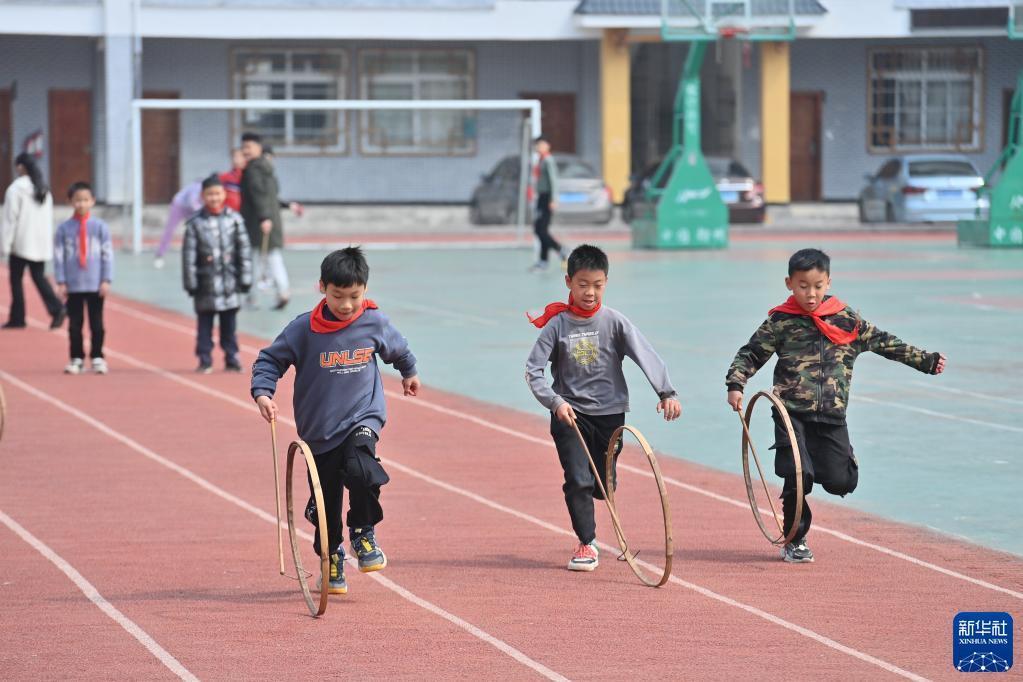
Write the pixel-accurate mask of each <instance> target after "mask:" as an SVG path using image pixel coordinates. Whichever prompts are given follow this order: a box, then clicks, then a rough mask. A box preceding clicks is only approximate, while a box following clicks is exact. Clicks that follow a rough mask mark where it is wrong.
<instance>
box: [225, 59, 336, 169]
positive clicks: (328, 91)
mask: <svg viewBox="0 0 1023 682" xmlns="http://www.w3.org/2000/svg"><path fill="white" fill-rule="evenodd" d="M233 56H234V60H233V64H234V96H235V97H236V98H238V99H249V100H336V99H343V98H345V97H346V95H347V73H348V58H347V54H346V53H345V51H344V50H308V49H305V50H302V49H295V50H279V49H275V50H264V49H249V48H242V49H238V50H235V52H234V55H233ZM234 129H235V130H234V132H235V133H240V132H242V131H252V132H256V133H259V134H260V135H261V136H262V137H263V140H264V142H266V143H269V144H272V145H273V148H274V152H275V153H281V152H284V153H323V152H330V153H338V154H344V153H347V152H348V130H347V129H348V115H347V113H346V112H343V111H336V110H324V111H285V110H244V111H237V112H235V113H234ZM232 137H237V135H233V136H232Z"/></svg>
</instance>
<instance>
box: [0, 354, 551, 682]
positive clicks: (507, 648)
mask: <svg viewBox="0 0 1023 682" xmlns="http://www.w3.org/2000/svg"><path fill="white" fill-rule="evenodd" d="M119 355H121V354H119ZM143 364H144V363H139V365H140V366H141V365H143ZM171 376H173V375H171ZM0 377H3V378H4V381H6V382H8V383H9V384H11V385H13V386H17V387H18V388H20V389H22V390H23V391H25V392H26V393H29V394H31V395H33V396H35V397H36V398H38V399H39V400H42V401H44V402H46V403H49V404H50V405H53V406H54V407H56V408H57V409H59V410H61V411H63V412H66V413H67V414H69V415H71V416H72V417H75V418H76V419H79V420H81V421H83V422H85V423H86V424H88V425H89V426H91V427H93V428H95V429H96V430H98V431H100V432H101V433H103V434H104V435H106V436H109V437H110V438H112V439H114V440H116V441H118V442H119V443H122V444H124V445H125V446H127V447H128V448H130V449H132V450H134V451H135V452H137V453H139V454H140V455H142V456H143V457H146V458H147V459H150V460H152V461H154V462H156V463H157V464H160V465H161V466H164V467H166V468H168V469H170V470H171V471H173V472H174V473H176V474H179V475H180V476H182V477H184V478H186V479H188V480H189V481H191V482H193V483H195V484H197V485H198V486H200V487H201V488H203V489H205V490H207V491H209V492H211V493H213V494H214V495H216V496H218V497H220V498H221V499H223V500H226V501H228V502H230V503H231V504H234V505H236V506H238V507H240V508H241V509H244V510H245V511H247V512H249V513H251V514H254V515H255V516H257V517H259V518H260V519H262V520H264V521H267V522H269V523H272V524H274V525H276V524H277V518H276V516H273V515H271V514H269V513H268V512H265V511H263V510H262V509H259V508H258V507H256V506H254V505H252V504H249V503H248V502H246V501H245V500H243V499H241V498H240V497H237V496H236V495H232V494H231V493H229V492H227V491H226V490H224V489H223V488H221V487H219V486H217V485H216V484H214V483H211V482H210V481H208V480H206V479H205V478H203V477H202V476H199V475H198V474H196V473H194V472H193V471H191V470H189V469H187V468H186V467H183V466H181V465H180V464H177V463H176V462H173V461H171V460H169V459H167V458H166V457H163V456H162V455H159V454H157V453H156V452H154V451H153V450H150V449H149V448H147V447H146V446H144V445H142V444H141V443H139V442H138V441H136V440H134V439H132V438H131V437H129V436H126V435H125V434H123V433H121V432H119V431H116V430H115V429H113V428H111V427H109V426H107V425H106V424H104V423H103V422H101V421H100V420H98V419H96V418H95V417H93V416H91V415H89V414H86V413H85V412H82V411H81V410H79V409H77V408H75V407H73V406H71V405H69V404H67V403H65V402H64V401H62V400H60V399H59V398H57V397H55V396H52V395H50V394H49V393H46V392H45V391H42V390H41V389H38V388H36V387H35V386H32V385H31V384H29V383H27V382H25V381H22V380H21V379H18V378H17V377H14V376H13V375H11V374H10V373H8V372H5V371H3V370H0ZM186 383H191V382H186ZM210 393H211V394H216V393H217V392H215V391H214V392H210ZM222 397H225V398H229V396H227V395H226V394H222ZM230 402H241V401H235V400H234V399H231V400H230ZM243 405H244V406H245V407H246V408H247V409H250V410H251V409H253V406H252V405H251V404H250V403H243ZM281 421H288V423H290V424H292V425H293V424H294V422H292V421H291V420H284V419H282V420H281ZM0 514H2V512H0ZM19 528H20V526H19ZM302 535H303V536H304V537H305V538H306V539H308V540H310V541H311V540H312V537H311V536H310V535H309V534H308V533H302ZM44 547H45V545H44ZM54 556H56V555H54ZM57 558H58V559H59V557H57ZM51 561H52V559H51ZM55 563H56V562H55ZM58 567H60V564H58ZM61 568H62V570H64V569H63V567H61ZM68 569H70V570H71V571H74V569H73V568H71V567H70V566H68ZM65 573H67V571H65ZM68 575H69V577H71V579H72V580H74V579H75V578H74V576H71V574H70V573H69V574H68ZM75 575H78V573H77V572H75ZM359 575H366V577H368V578H371V579H373V580H376V581H377V582H378V583H379V584H381V585H383V586H384V587H386V588H387V589H389V590H391V591H392V592H394V593H395V594H397V595H399V596H400V597H402V598H403V599H405V600H407V601H409V602H411V603H413V604H415V605H417V606H420V607H422V608H423V609H425V610H427V611H429V612H430V613H432V614H434V615H437V616H440V617H442V618H444V619H445V620H447V621H448V622H450V623H453V624H454V625H456V626H458V627H459V628H461V629H463V630H465V631H466V632H468V633H469V634H471V635H472V636H473V637H476V638H477V639H479V640H481V641H483V642H486V643H487V644H489V645H491V646H493V647H494V648H496V649H497V650H498V651H500V652H501V653H503V654H505V655H507V656H509V657H510V658H512V659H513V660H515V661H516V662H518V663H521V664H522V665H524V666H526V667H528V668H530V669H532V670H534V671H535V672H537V673H539V674H540V675H542V676H543V677H545V678H547V679H549V680H557V681H558V682H567V680H568V678H566V677H565V676H563V675H561V674H560V673H557V672H555V671H553V670H551V669H550V668H548V667H547V666H545V665H543V664H542V663H539V662H538V661H535V660H533V659H532V658H530V657H529V656H527V655H526V654H524V653H523V652H521V651H519V650H518V649H516V648H515V647H513V646H512V645H510V644H508V643H507V642H505V641H503V640H501V639H498V638H497V637H494V636H493V635H491V634H489V633H487V632H485V631H484V630H482V629H480V628H478V627H476V626H475V625H473V624H472V623H469V622H468V621H466V620H463V619H462V618H459V617H458V616H456V615H454V614H453V613H450V612H448V611H445V610H444V609H442V608H441V607H439V606H437V605H436V604H433V603H431V602H429V601H427V600H425V599H423V598H422V597H419V596H417V595H415V594H413V593H412V592H410V591H409V590H407V589H405V588H404V587H402V586H401V585H399V584H397V583H395V582H394V581H393V580H390V579H388V578H385V577H383V576H380V575H377V574H375V573H368V574H361V573H360V574H359ZM78 577H79V578H81V576H80V575H79V576H78ZM82 580H83V582H84V578H82ZM76 584H77V582H76ZM85 584H86V585H88V583H85ZM88 586H89V587H90V588H91V589H92V591H93V592H94V593H95V594H96V595H97V596H99V593H98V592H96V591H95V588H92V586H91V585H88ZM79 587H81V585H79ZM82 591H83V592H85V590H84V589H83V590H82ZM86 595H87V596H88V595H89V593H88V592H86ZM91 598H92V597H91V596H90V599H91ZM100 599H102V597H100ZM93 601H95V600H93ZM103 603H105V604H107V606H109V608H110V609H111V610H112V611H113V613H116V614H117V615H119V616H120V617H121V618H123V619H124V621H126V622H127V623H128V624H130V625H134V623H131V621H129V620H127V618H124V616H123V615H121V614H120V612H119V611H117V609H115V608H114V607H113V606H110V605H109V603H107V602H106V600H103ZM97 605H99V606H100V608H104V607H103V606H102V605H100V604H99V603H98V602H97ZM104 611H106V609H104ZM107 613H108V615H110V616H111V618H114V619H115V620H118V618H117V617H115V616H114V615H113V614H111V613H110V612H107ZM118 622H119V623H121V625H122V627H124V628H125V629H126V630H128V631H129V632H131V633H132V634H133V635H135V636H136V638H138V639H139V641H142V642H143V644H146V646H147V648H149V649H150V650H151V651H153V649H152V648H151V647H150V646H149V644H147V643H146V641H144V640H143V639H142V638H141V636H145V637H148V635H145V633H144V632H142V631H141V629H138V626H135V627H136V629H138V633H139V634H136V633H135V632H133V631H132V630H131V629H129V627H128V625H126V624H125V623H124V622H121V621H120V620H118ZM140 635H141V636H140ZM149 641H152V640H151V639H150V640H149ZM152 645H153V646H155V647H157V648H158V649H159V645H157V644H156V642H152ZM159 650H160V651H161V652H163V653H164V654H166V656H167V657H168V659H169V660H170V661H173V662H174V663H177V661H176V660H174V658H173V657H172V656H171V655H170V654H168V653H167V652H166V651H164V650H163V649H159ZM154 653H155V652H154ZM158 657H159V655H158ZM161 660H164V659H163V658H161ZM164 664H165V665H168V662H167V661H166V660H164ZM178 665H180V664H178ZM168 667H171V666H170V665H168ZM171 669H172V670H174V668H171ZM181 670H182V671H184V673H185V674H187V675H189V677H187V678H184V677H183V678H182V679H190V680H194V679H196V678H195V677H192V676H191V674H190V673H188V671H187V670H184V668H181ZM175 672H177V671H175ZM179 675H180V673H179Z"/></svg>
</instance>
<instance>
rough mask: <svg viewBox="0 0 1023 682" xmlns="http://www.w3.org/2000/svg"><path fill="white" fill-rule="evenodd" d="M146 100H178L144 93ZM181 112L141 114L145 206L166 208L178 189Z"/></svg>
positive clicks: (174, 96) (163, 94)
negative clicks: (163, 206)
mask: <svg viewBox="0 0 1023 682" xmlns="http://www.w3.org/2000/svg"><path fill="white" fill-rule="evenodd" d="M142 96H143V97H145V98H147V99H178V97H179V94H178V93H176V92H145V93H143V95H142ZM180 126H181V121H180V112H179V111H178V110H176V109H143V110H142V163H143V167H144V168H145V169H146V170H145V172H144V173H143V174H142V185H143V189H142V195H143V196H144V197H145V201H146V203H150V204H167V203H170V200H171V199H172V198H173V197H174V194H175V193H176V192H177V191H178V190H179V189H180V173H179V170H180V167H181V152H180V149H181V148H180V144H181V143H180V139H181V136H180V130H181V127H180Z"/></svg>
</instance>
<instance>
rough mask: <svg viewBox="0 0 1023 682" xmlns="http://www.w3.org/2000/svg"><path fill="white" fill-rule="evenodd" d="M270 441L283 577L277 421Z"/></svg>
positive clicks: (272, 425) (274, 421)
mask: <svg viewBox="0 0 1023 682" xmlns="http://www.w3.org/2000/svg"><path fill="white" fill-rule="evenodd" d="M270 441H271V444H272V447H273V457H274V501H275V502H276V503H277V504H276V506H277V558H278V559H279V560H280V565H281V566H280V571H281V575H284V536H283V533H282V531H281V479H280V474H279V473H278V471H277V420H276V419H273V420H271V421H270Z"/></svg>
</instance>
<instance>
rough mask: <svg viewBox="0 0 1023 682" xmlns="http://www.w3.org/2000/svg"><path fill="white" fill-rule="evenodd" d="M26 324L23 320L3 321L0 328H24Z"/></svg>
mask: <svg viewBox="0 0 1023 682" xmlns="http://www.w3.org/2000/svg"><path fill="white" fill-rule="evenodd" d="M26 326H27V325H26V324H25V323H24V322H5V323H4V326H3V327H0V329H24V328H25V327H26Z"/></svg>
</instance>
